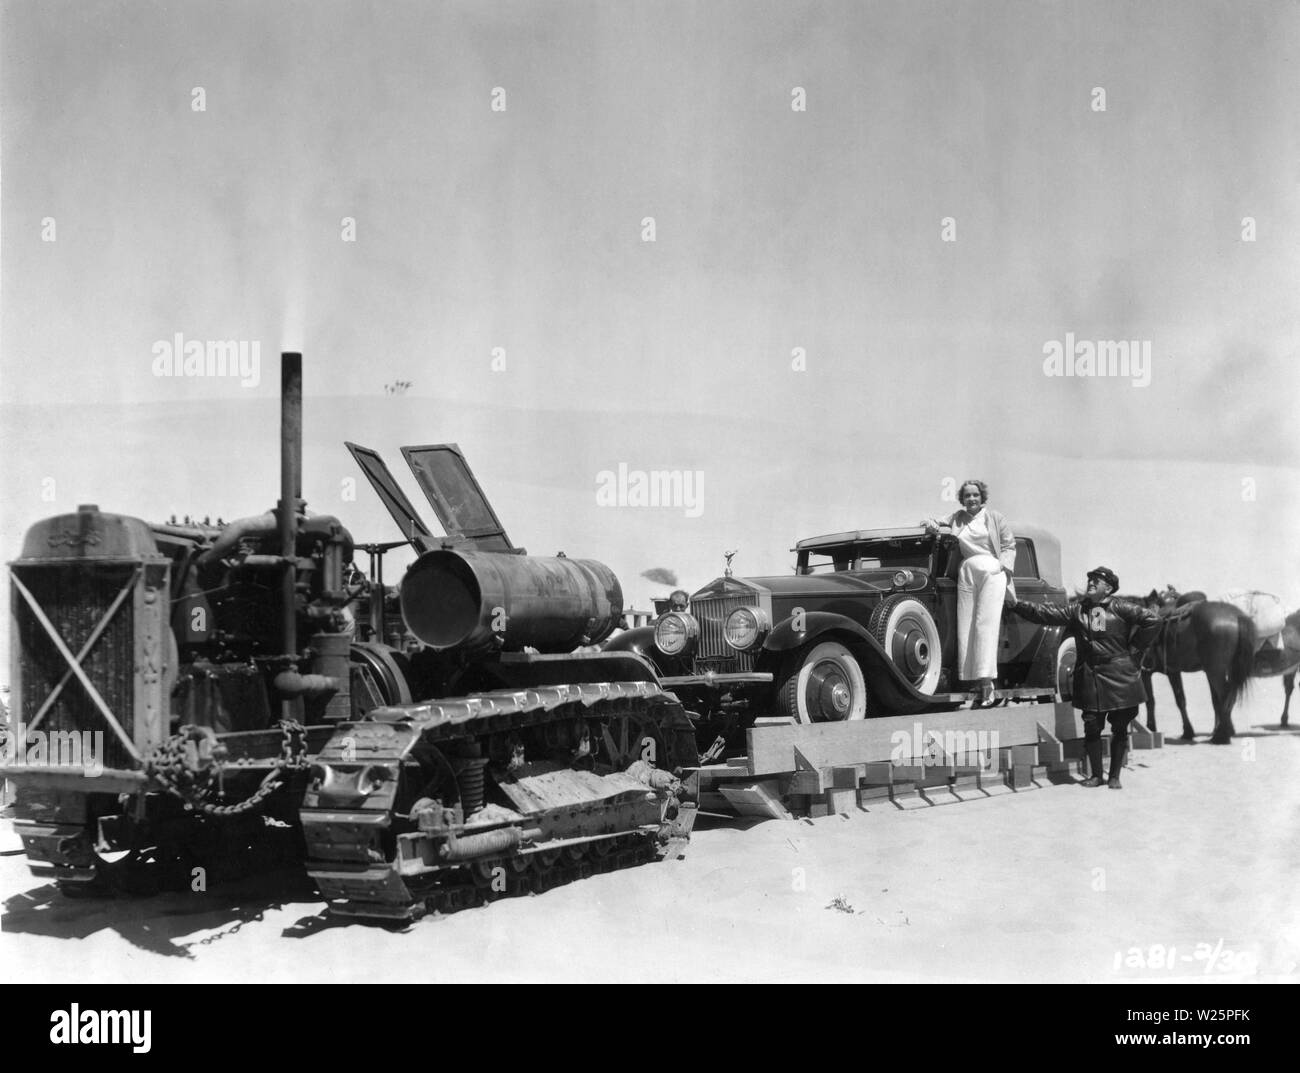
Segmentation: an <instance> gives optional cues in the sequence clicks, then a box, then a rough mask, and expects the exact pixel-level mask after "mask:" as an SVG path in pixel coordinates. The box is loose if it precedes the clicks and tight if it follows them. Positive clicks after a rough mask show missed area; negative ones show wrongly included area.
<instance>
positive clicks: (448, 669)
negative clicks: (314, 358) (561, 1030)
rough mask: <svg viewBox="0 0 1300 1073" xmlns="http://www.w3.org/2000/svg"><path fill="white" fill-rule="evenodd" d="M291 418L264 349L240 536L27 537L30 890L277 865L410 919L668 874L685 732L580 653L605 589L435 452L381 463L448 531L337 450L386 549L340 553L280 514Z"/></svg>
mask: <svg viewBox="0 0 1300 1073" xmlns="http://www.w3.org/2000/svg"><path fill="white" fill-rule="evenodd" d="M301 414H302V369H301V357H300V356H299V355H296V354H286V355H284V356H283V359H282V417H281V487H280V498H279V502H278V503H277V505H276V507H275V508H274V510H271V511H268V512H267V513H266V514H264V515H261V516H258V517H254V518H246V519H242V520H239V521H235V522H230V523H223V522H220V521H218V522H217V523H216V524H210V523H209V522H207V521H204V522H202V523H200V522H197V521H190V520H188V519H187V520H185V521H184V522H181V523H176V522H174V521H173V522H170V523H167V524H148V523H146V522H143V521H140V520H139V519H136V518H132V517H127V516H124V515H117V514H108V513H104V512H102V511H100V510H99V509H98V508H97V507H95V506H83V507H80V508H79V509H78V510H77V511H76V512H75V513H73V514H65V515H61V516H59V517H55V518H50V519H47V520H45V521H41V522H38V523H37V524H36V525H34V526H32V527H31V528H30V529H29V531H28V533H27V535H26V539H25V541H24V544H23V549H22V555H21V557H20V558H18V559H17V560H16V561H14V562H12V563H11V564H10V579H11V590H12V593H11V611H10V613H11V619H12V634H11V638H12V653H11V670H12V677H11V686H12V695H13V705H12V714H11V726H10V737H9V740H8V743H7V745H6V748H5V755H4V758H3V765H2V766H0V777H3V778H6V779H8V780H10V781H11V784H12V785H13V786H14V787H16V790H17V797H16V801H15V816H16V820H15V827H16V829H17V831H18V833H19V835H20V836H21V837H22V840H23V844H24V847H25V849H26V852H27V856H28V859H29V863H30V866H31V869H32V871H33V872H34V873H35V874H37V875H39V876H43V877H47V878H50V879H53V880H55V881H56V882H57V883H58V884H59V886H60V887H61V888H62V889H63V890H64V891H66V892H68V893H69V894H75V893H87V892H100V891H103V890H105V889H111V888H117V889H119V890H126V891H129V892H138V891H147V890H150V889H154V888H155V887H156V886H157V885H158V883H159V882H160V881H162V882H164V883H166V882H167V881H168V880H167V878H166V877H169V876H171V877H173V878H174V877H175V876H177V875H180V876H181V877H183V878H185V879H188V878H189V877H190V876H191V875H193V874H195V873H194V869H196V868H203V869H205V870H207V874H208V875H210V874H211V871H212V870H214V869H215V870H216V872H217V874H218V875H219V874H220V873H221V871H222V869H223V868H225V867H227V866H228V865H229V864H230V863H231V862H233V861H240V862H243V863H247V862H249V861H254V862H256V861H259V860H267V861H269V860H280V861H282V860H283V859H284V858H285V856H286V855H287V854H290V853H292V854H294V855H296V857H297V859H300V860H303V861H305V866H306V869H307V872H308V873H309V874H310V876H311V877H312V879H313V880H314V882H315V883H316V886H317V888H318V889H319V891H320V894H321V896H322V897H323V899H324V900H325V901H326V902H327V903H328V905H329V907H330V909H331V911H333V912H335V913H339V914H343V915H348V916H354V917H362V918H370V919H383V920H406V919H411V918H413V917H416V916H418V915H420V914H421V913H423V912H425V911H426V910H429V909H435V910H439V909H442V910H450V909H455V908H459V907H461V906H465V905H472V904H477V903H479V902H481V901H483V900H485V899H488V898H491V897H494V896H498V895H508V894H512V893H518V892H522V891H525V890H534V891H540V890H545V889H547V888H548V887H551V886H554V885H556V884H557V883H559V882H564V881H566V880H568V879H571V878H578V877H582V876H585V875H588V874H591V873H592V872H596V871H605V870H608V869H610V868H613V867H619V866H622V865H624V864H631V863H636V862H638V861H643V860H650V859H655V858H657V857H661V856H663V855H665V853H667V852H671V851H672V849H673V848H674V847H676V846H677V845H678V844H679V843H680V842H681V841H682V840H684V839H685V838H686V837H688V836H689V833H690V829H691V824H692V821H693V818H694V815H695V810H694V806H693V804H692V803H691V802H689V801H687V800H684V799H683V798H684V793H683V788H682V783H681V781H680V779H679V777H678V776H679V775H680V773H681V772H682V769H683V768H687V767H691V766H693V765H695V764H696V763H697V760H698V757H697V753H696V751H695V740H694V734H693V731H692V727H691V723H690V720H689V719H688V717H687V716H686V713H685V712H684V711H683V709H682V707H681V705H680V704H679V703H678V701H677V700H676V698H675V697H673V696H672V695H671V694H669V693H666V692H664V691H663V690H662V689H661V688H660V686H659V684H658V681H657V678H656V676H655V673H654V670H653V668H652V667H651V666H650V665H649V663H648V662H647V661H646V660H644V659H643V658H642V657H640V656H639V655H637V654H635V653H629V652H622V653H618V652H608V653H605V652H600V651H598V650H595V648H596V646H598V645H599V644H600V643H601V642H602V641H603V640H605V639H606V638H607V637H608V636H609V635H610V634H611V633H612V632H613V631H614V630H615V629H616V627H617V625H618V622H619V619H620V616H621V614H622V610H623V607H622V591H621V589H620V586H619V583H618V580H617V579H616V578H615V576H614V575H613V573H612V572H611V571H610V570H609V569H608V568H607V567H605V566H603V565H602V564H600V563H598V562H595V561H593V560H585V559H569V558H566V557H565V556H564V555H563V553H560V554H559V555H557V556H555V557H553V558H539V557H532V556H528V555H527V554H525V552H524V549H522V548H518V547H515V546H514V545H513V544H511V542H510V541H509V539H508V538H507V536H506V534H505V531H504V529H503V528H502V527H501V525H500V523H499V522H498V520H497V517H496V515H495V513H494V512H493V510H492V508H491V506H490V505H489V504H488V502H487V500H486V498H485V497H484V495H483V493H482V490H481V489H480V488H479V485H478V482H477V481H476V480H475V478H474V476H473V474H472V472H471V471H470V469H469V467H468V465H467V464H466V462H465V459H464V456H463V455H462V454H461V452H460V450H459V449H458V448H457V447H456V446H455V445H454V444H441V445H430V446H422V447H407V448H403V450H402V453H403V455H404V457H405V458H406V460H407V462H408V464H409V465H410V467H411V470H412V472H413V473H414V475H415V478H416V480H417V482H418V483H419V484H420V486H421V488H422V489H423V491H424V493H425V495H426V496H427V497H428V499H429V501H430V503H431V505H432V507H433V509H434V511H435V513H436V515H437V516H438V519H439V521H440V522H441V524H442V526H443V529H444V531H445V534H446V535H445V536H436V535H434V534H433V533H432V532H431V531H430V530H429V528H428V527H427V526H426V525H425V524H424V522H423V520H422V519H421V518H420V516H419V515H418V513H417V512H416V510H415V508H414V507H413V506H412V505H411V503H410V501H409V500H408V499H407V497H406V496H405V494H404V493H403V492H402V490H401V488H400V487H399V486H398V484H397V483H396V481H394V479H393V477H392V474H391V473H390V471H389V470H388V468H387V467H386V466H385V464H384V463H383V461H382V460H381V459H380V457H379V456H378V454H376V453H375V452H374V451H372V450H370V449H369V448H365V447H361V446H358V445H356V444H348V445H347V446H348V448H349V450H350V451H351V452H352V455H353V457H354V458H356V460H357V461H358V463H359V464H360V465H361V467H362V470H363V472H364V473H365V475H366V477H367V478H368V480H369V481H370V483H371V485H372V486H373V488H374V489H375V491H376V492H377V494H378V495H379V497H380V498H381V500H382V501H383V502H384V504H385V506H386V507H387V509H388V511H389V512H390V514H391V515H392V516H393V518H394V520H395V521H396V522H397V524H398V526H399V528H400V531H401V533H402V536H403V539H402V540H399V541H395V542H386V543H373V544H365V545H356V544H354V542H353V539H352V537H351V535H350V534H349V532H348V531H347V529H345V528H344V526H343V525H342V524H341V523H340V522H339V520H338V519H336V518H333V517H329V516H321V515H313V514H310V513H307V512H306V511H305V505H304V503H303V501H302V493H301V484H302V481H301V455H302V445H301V439H302V435H301V430H302V421H301ZM405 544H409V545H410V546H411V547H412V549H413V550H414V551H415V552H416V553H417V556H418V557H417V558H416V560H415V562H414V563H413V565H412V566H411V567H410V568H409V569H408V570H407V571H406V573H405V576H404V577H403V579H402V581H401V583H400V585H399V586H397V587H395V588H394V587H390V586H387V585H385V584H384V581H383V557H384V554H385V553H386V552H387V551H389V550H391V549H392V548H394V547H398V546H402V545H405ZM357 550H364V551H366V552H368V554H369V559H370V562H369V571H368V575H367V574H363V573H362V572H361V571H360V570H359V569H358V568H357V567H356V566H355V565H354V563H353V556H354V553H355V552H356V551H357ZM73 746H75V748H74V747H73Z"/></svg>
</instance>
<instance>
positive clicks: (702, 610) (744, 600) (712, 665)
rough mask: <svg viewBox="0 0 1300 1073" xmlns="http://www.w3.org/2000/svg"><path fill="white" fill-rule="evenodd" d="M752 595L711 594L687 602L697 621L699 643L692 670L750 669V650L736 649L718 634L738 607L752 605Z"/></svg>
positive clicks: (753, 601)
mask: <svg viewBox="0 0 1300 1073" xmlns="http://www.w3.org/2000/svg"><path fill="white" fill-rule="evenodd" d="M754 603H755V600H754V597H753V596H715V597H706V598H703V599H698V600H692V601H691V614H692V615H694V616H695V620H696V621H697V622H698V623H699V624H700V639H699V646H698V647H697V648H696V650H695V670H696V671H697V672H701V673H702V672H704V671H720V672H722V671H751V670H753V669H754V653H752V652H737V651H736V650H735V649H734V648H732V647H731V645H729V644H727V642H726V640H725V639H724V638H723V636H722V627H723V624H724V623H725V622H726V621H727V616H728V615H730V614H731V613H732V612H733V611H734V610H736V608H738V607H753V606H754Z"/></svg>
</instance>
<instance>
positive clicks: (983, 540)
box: [924, 480, 1016, 707]
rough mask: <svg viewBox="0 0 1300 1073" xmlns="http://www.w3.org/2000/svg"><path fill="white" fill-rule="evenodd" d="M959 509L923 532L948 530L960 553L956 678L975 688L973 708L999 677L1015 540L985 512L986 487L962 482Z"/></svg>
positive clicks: (988, 697)
mask: <svg viewBox="0 0 1300 1073" xmlns="http://www.w3.org/2000/svg"><path fill="white" fill-rule="evenodd" d="M957 498H958V500H959V501H960V502H961V504H962V509H961V510H958V511H956V512H954V513H953V515H952V516H951V517H950V518H948V519H947V520H946V521H943V522H939V521H936V520H935V519H933V518H930V519H927V520H926V522H925V523H924V524H925V528H926V530H927V531H929V532H932V533H937V532H938V531H939V528H940V527H941V526H944V525H947V526H950V527H951V529H952V534H953V536H955V537H956V538H957V545H958V547H960V548H961V556H962V563H961V570H960V572H959V573H958V575H957V675H958V677H960V678H962V679H965V680H966V681H972V682H977V683H978V684H979V697H978V698H977V700H976V706H977V707H984V706H986V705H988V704H990V703H991V702H992V700H993V680H994V679H995V678H997V676H998V633H999V630H1000V627H1001V623H1002V605H1003V601H1004V597H1005V595H1006V592H1007V589H1008V587H1010V589H1011V593H1012V596H1013V597H1014V596H1015V586H1014V585H1012V584H1011V573H1012V569H1013V568H1014V566H1015V564H1016V538H1015V534H1013V533H1012V532H1011V526H1010V525H1008V524H1007V520H1006V518H1005V517H1003V516H1002V514H1000V513H999V512H998V511H996V510H994V509H993V508H992V507H989V506H988V505H987V504H988V498H989V488H988V485H987V484H985V483H984V482H983V481H974V480H972V481H966V482H965V483H964V484H963V485H962V486H961V490H960V491H959V492H958V494H957Z"/></svg>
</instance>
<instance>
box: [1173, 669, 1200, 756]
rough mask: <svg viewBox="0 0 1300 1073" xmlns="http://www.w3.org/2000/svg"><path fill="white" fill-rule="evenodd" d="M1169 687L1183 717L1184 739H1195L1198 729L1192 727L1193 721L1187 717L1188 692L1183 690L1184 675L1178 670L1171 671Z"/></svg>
mask: <svg viewBox="0 0 1300 1073" xmlns="http://www.w3.org/2000/svg"><path fill="white" fill-rule="evenodd" d="M1169 687H1170V688H1171V689H1172V690H1173V691H1174V703H1175V704H1177V705H1178V714H1179V715H1181V716H1182V717H1183V741H1195V740H1196V731H1194V730H1193V729H1192V721H1191V720H1190V719H1188V718H1187V694H1186V693H1184V692H1183V676H1182V675H1181V674H1179V673H1178V672H1177V671H1170V672H1169Z"/></svg>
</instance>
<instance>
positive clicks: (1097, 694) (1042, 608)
mask: <svg viewBox="0 0 1300 1073" xmlns="http://www.w3.org/2000/svg"><path fill="white" fill-rule="evenodd" d="M1118 588H1119V578H1117V577H1116V576H1115V572H1114V571H1113V570H1111V569H1109V568H1108V567H1105V566H1099V567H1097V568H1096V569H1095V570H1090V571H1088V590H1087V592H1086V593H1085V595H1084V597H1083V599H1081V600H1079V601H1078V603H1075V604H1071V605H1070V606H1069V607H1061V606H1060V605H1058V604H1034V603H1026V602H1025V601H1024V600H1015V599H1013V598H1012V597H1011V596H1010V594H1008V596H1007V600H1006V606H1007V609H1008V610H1010V611H1011V612H1012V613H1014V614H1016V615H1019V616H1020V617H1021V618H1024V619H1028V620H1029V621H1030V622H1037V623H1039V624H1041V625H1044V626H1062V627H1064V629H1063V631H1062V637H1061V639H1062V640H1065V638H1066V637H1073V638H1074V639H1075V645H1076V646H1077V656H1078V658H1077V660H1076V662H1075V665H1074V706H1075V707H1076V708H1081V709H1083V736H1084V748H1085V749H1086V750H1087V752H1088V763H1089V765H1090V767H1091V771H1092V775H1091V776H1090V777H1089V778H1087V779H1084V781H1083V785H1084V786H1100V785H1101V784H1102V782H1103V776H1102V771H1101V732H1102V730H1103V729H1104V727H1105V725H1106V721H1107V719H1109V721H1110V728H1111V735H1112V736H1111V741H1110V779H1109V785H1110V788H1111V789H1112V790H1119V789H1122V787H1121V786H1120V781H1119V775H1120V771H1121V770H1122V769H1123V767H1124V755H1125V754H1126V753H1127V752H1128V726H1129V723H1131V722H1132V721H1133V719H1134V718H1135V717H1136V716H1137V711H1138V705H1139V704H1142V703H1144V702H1145V701H1146V690H1145V689H1144V688H1143V686H1142V675H1141V672H1140V671H1139V669H1138V667H1139V664H1140V662H1141V658H1142V652H1143V651H1144V650H1145V649H1146V648H1147V646H1148V645H1150V644H1151V642H1152V640H1154V639H1155V636H1156V633H1157V632H1158V631H1159V629H1160V617H1159V616H1158V615H1157V614H1156V613H1155V612H1154V611H1152V610H1150V609H1148V608H1145V607H1142V606H1141V605H1140V604H1135V603H1130V602H1129V601H1127V600H1116V599H1115V598H1114V593H1115V590H1116V589H1118ZM1135 653H1136V655H1135Z"/></svg>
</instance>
